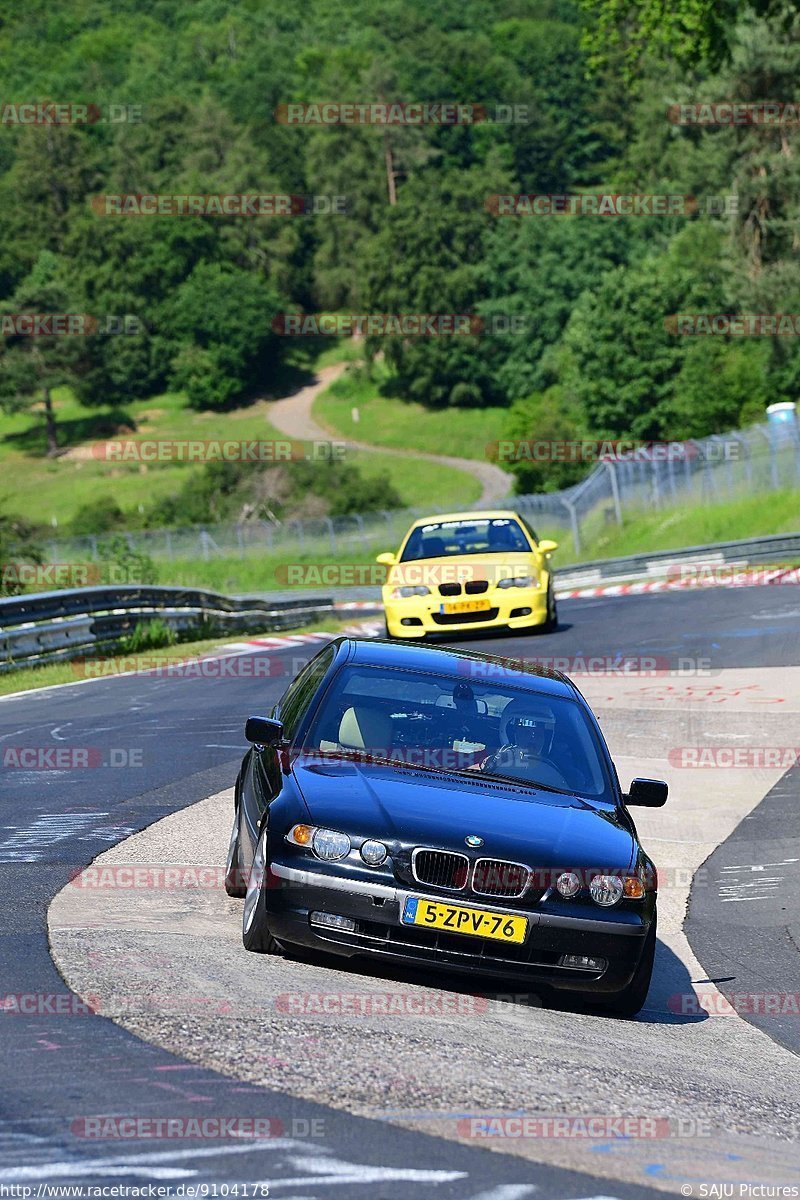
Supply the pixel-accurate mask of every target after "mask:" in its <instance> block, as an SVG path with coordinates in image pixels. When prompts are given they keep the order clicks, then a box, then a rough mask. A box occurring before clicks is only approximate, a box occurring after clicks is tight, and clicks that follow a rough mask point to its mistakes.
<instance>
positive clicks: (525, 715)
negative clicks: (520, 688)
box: [480, 699, 570, 791]
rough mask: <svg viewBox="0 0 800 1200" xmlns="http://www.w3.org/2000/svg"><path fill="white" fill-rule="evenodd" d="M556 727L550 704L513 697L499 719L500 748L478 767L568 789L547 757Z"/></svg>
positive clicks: (556, 768)
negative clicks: (514, 698)
mask: <svg viewBox="0 0 800 1200" xmlns="http://www.w3.org/2000/svg"><path fill="white" fill-rule="evenodd" d="M555 728H556V723H555V717H554V716H553V713H552V710H551V709H550V707H549V705H547V704H545V703H544V702H542V701H537V700H532V699H524V700H512V701H511V702H510V703H509V704H507V705H506V707H505V708H504V709H503V713H502V716H501V718H500V748H499V749H498V750H495V751H494V753H493V754H490V755H489V756H488V757H487V758H486V759H484V761H483V762H482V763H481V767H480V769H481V770H482V771H487V772H493V773H495V774H497V775H510V776H512V777H514V778H515V779H524V780H525V781H526V782H527V783H541V784H544V786H545V787H554V788H558V789H559V790H563V791H569V790H570V786H569V783H568V782H567V780H566V779H565V778H564V776H563V775H562V773H561V771H560V770H559V769H558V767H557V766H556V765H555V763H554V762H553V761H552V759H551V758H550V751H551V749H552V746H553V736H554V734H555Z"/></svg>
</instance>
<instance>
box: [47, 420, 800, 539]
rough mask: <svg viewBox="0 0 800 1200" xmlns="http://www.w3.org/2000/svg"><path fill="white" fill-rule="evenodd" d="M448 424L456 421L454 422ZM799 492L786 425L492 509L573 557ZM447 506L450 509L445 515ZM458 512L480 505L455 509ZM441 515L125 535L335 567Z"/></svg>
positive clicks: (666, 454)
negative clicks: (561, 538) (647, 523)
mask: <svg viewBox="0 0 800 1200" xmlns="http://www.w3.org/2000/svg"><path fill="white" fill-rule="evenodd" d="M454 419H457V418H454ZM797 487H800V435H798V427H797V426H796V425H794V424H791V423H787V424H785V425H769V424H763V425H755V426H753V427H751V428H750V429H745V430H741V431H738V432H733V433H727V434H721V435H716V436H714V437H707V438H700V439H697V440H688V441H684V442H680V443H661V444H659V445H657V446H655V447H650V448H647V447H643V448H642V450H641V451H635V452H633V453H631V454H629V455H625V456H619V457H608V458H605V459H604V460H603V461H600V462H598V463H597V464H596V465H595V466H594V467H593V468H592V470H591V471H590V472H589V474H588V475H587V476H586V478H585V479H583V480H582V481H581V482H580V483H578V484H575V485H574V486H573V487H569V488H564V489H562V490H560V491H554V492H539V493H535V494H531V495H514V496H512V495H509V496H508V497H506V498H505V499H502V500H498V501H494V502H492V504H491V507H492V508H504V507H510V508H515V509H517V510H519V511H520V512H522V513H524V514H525V515H526V516H529V517H530V518H531V520H532V522H533V523H534V526H535V528H536V529H537V532H540V530H539V528H538V526H539V525H540V524H541V525H543V526H544V527H545V529H546V530H548V531H549V530H550V529H555V528H564V529H568V530H570V532H571V534H572V540H573V544H574V548H575V552H576V553H578V554H580V553H582V551H583V549H584V547H585V546H586V545H587V544H589V543H590V542H592V541H595V540H597V539H598V537H600V536H601V535H602V532H603V529H604V528H605V527H606V526H608V525H613V524H617V525H621V524H622V523H623V521H624V519H625V518H626V517H631V516H633V515H635V514H637V513H642V512H652V511H653V510H661V509H663V510H666V509H670V508H674V509H676V510H677V509H679V508H685V507H688V506H694V505H701V504H713V503H718V502H721V501H724V500H735V499H737V498H740V497H745V496H753V495H756V494H760V493H767V492H769V491H773V490H776V489H778V488H797ZM452 507H454V506H451V508H452ZM455 507H462V508H463V509H465V510H473V511H474V510H479V509H480V508H485V507H486V505H480V504H464V505H462V506H455ZM442 511H444V510H443V509H441V508H437V507H435V506H431V505H425V506H423V507H414V508H407V509H401V510H396V511H393V512H372V513H355V514H350V515H348V516H341V517H316V518H304V519H302V520H289V521H283V522H281V521H277V520H269V521H268V520H247V521H240V522H229V523H227V524H215V525H206V526H195V527H187V528H178V529H147V530H137V531H134V532H130V533H126V534H125V535H124V536H125V537H126V539H127V541H128V544H129V545H130V547H131V549H134V550H139V551H142V552H144V553H146V554H148V555H149V556H150V557H151V558H153V559H155V560H157V561H158V560H167V561H174V560H179V559H198V558H199V559H202V560H204V561H209V560H210V559H214V558H238V559H244V558H248V557H250V556H264V555H267V556H270V557H273V556H285V557H286V558H292V557H297V556H299V557H301V558H303V557H309V558H310V557H318V558H341V557H343V556H345V555H348V554H351V555H352V554H359V553H362V554H363V553H372V552H373V551H374V552H379V551H383V550H394V549H396V547H397V545H398V543H399V541H400V539H401V538H402V537H403V535H404V534H405V533H406V531H407V529H408V527H409V525H410V524H411V523H412V522H413V521H415V520H417V519H419V518H420V517H423V516H428V515H431V516H433V515H436V514H437V513H440V512H442ZM103 540H104V538H103V537H102V536H87V537H73V538H66V539H64V538H60V539H53V540H51V541H50V542H48V544H47V554H48V556H49V561H51V562H71V561H86V560H87V559H88V560H96V559H98V558H99V557H100V556H101V554H102V546H101V543H102V542H103Z"/></svg>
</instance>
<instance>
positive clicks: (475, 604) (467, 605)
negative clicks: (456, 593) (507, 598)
mask: <svg viewBox="0 0 800 1200" xmlns="http://www.w3.org/2000/svg"><path fill="white" fill-rule="evenodd" d="M491 607H492V605H491V601H489V600H454V601H453V603H452V604H443V605H442V612H445V613H460V612H483V611H484V610H485V609H487V608H491Z"/></svg>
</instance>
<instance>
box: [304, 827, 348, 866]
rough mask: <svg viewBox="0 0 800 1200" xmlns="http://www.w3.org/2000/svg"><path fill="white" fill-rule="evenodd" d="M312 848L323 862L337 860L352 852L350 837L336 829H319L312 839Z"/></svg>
mask: <svg viewBox="0 0 800 1200" xmlns="http://www.w3.org/2000/svg"><path fill="white" fill-rule="evenodd" d="M311 849H312V850H313V851H314V853H315V854H316V856H317V858H321V859H322V860H323V862H336V861H337V860H338V859H340V858H345V857H346V856H347V855H348V854H349V853H350V850H351V846H350V838H349V837H348V836H347V834H346V833H337V832H336V830H335V829H317V830H316V832H315V833H314V836H313V838H312V839H311Z"/></svg>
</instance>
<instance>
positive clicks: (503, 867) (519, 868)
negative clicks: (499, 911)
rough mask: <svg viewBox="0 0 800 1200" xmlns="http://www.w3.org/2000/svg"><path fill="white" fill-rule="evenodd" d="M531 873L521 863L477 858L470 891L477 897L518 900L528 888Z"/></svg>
mask: <svg viewBox="0 0 800 1200" xmlns="http://www.w3.org/2000/svg"><path fill="white" fill-rule="evenodd" d="M530 877H531V873H530V870H529V868H528V867H525V866H523V864H522V863H513V862H504V861H503V860H502V859H498V858H479V859H478V861H477V862H476V863H475V866H474V868H473V870H472V890H473V892H475V893H476V895H478V896H506V897H509V898H518V897H519V896H521V895H522V894H523V893H524V891H525V889H526V888H527V886H528V881H529V879H530Z"/></svg>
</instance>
